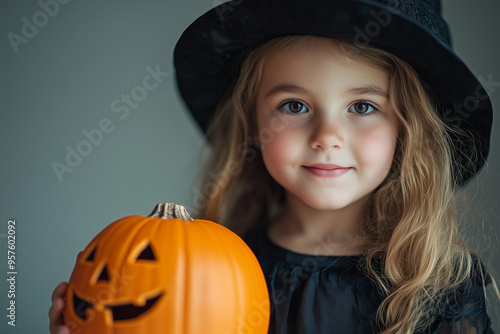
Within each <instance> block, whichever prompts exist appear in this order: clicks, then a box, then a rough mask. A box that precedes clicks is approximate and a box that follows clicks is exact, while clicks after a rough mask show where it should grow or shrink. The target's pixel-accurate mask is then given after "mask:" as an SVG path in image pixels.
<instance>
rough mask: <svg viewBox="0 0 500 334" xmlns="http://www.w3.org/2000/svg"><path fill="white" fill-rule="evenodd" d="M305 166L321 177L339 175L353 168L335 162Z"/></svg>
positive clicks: (310, 171)
mask: <svg viewBox="0 0 500 334" xmlns="http://www.w3.org/2000/svg"><path fill="white" fill-rule="evenodd" d="M303 167H304V168H305V169H306V170H307V171H308V172H309V173H311V174H313V175H315V176H320V177H339V176H342V175H344V174H345V173H347V172H349V171H350V170H351V169H352V167H343V166H339V165H334V164H312V165H307V166H303Z"/></svg>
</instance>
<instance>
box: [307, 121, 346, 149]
mask: <svg viewBox="0 0 500 334" xmlns="http://www.w3.org/2000/svg"><path fill="white" fill-rule="evenodd" d="M340 123H341V122H340V120H339V119H335V118H334V117H318V118H317V120H316V122H315V126H314V127H313V130H312V134H311V136H310V139H309V146H310V147H311V148H312V149H314V150H323V151H325V152H326V151H329V150H330V149H340V148H342V146H344V143H345V139H344V135H343V134H342V125H341V124H340Z"/></svg>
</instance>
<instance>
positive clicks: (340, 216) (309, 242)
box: [269, 194, 366, 255]
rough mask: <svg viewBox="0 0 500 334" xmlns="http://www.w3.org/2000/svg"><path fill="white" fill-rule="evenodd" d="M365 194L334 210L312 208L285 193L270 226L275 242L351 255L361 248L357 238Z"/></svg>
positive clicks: (301, 249) (364, 214) (322, 252)
mask: <svg viewBox="0 0 500 334" xmlns="http://www.w3.org/2000/svg"><path fill="white" fill-rule="evenodd" d="M365 204H366V198H363V199H360V200H358V201H357V202H354V203H351V204H350V205H348V206H346V207H343V208H340V209H335V210H320V209H314V208H311V207H310V206H308V205H307V204H305V203H304V202H302V200H300V199H299V198H297V197H295V196H293V195H291V194H287V202H286V206H285V210H284V212H283V214H282V215H281V216H280V217H279V218H278V219H277V220H276V221H274V222H273V223H272V224H271V226H270V228H269V236H270V237H271V239H272V240H273V241H275V242H276V243H277V244H279V245H281V246H283V247H285V248H288V249H291V250H294V251H298V252H302V253H304V252H305V253H316V254H320V255H353V254H360V253H362V252H363V249H364V247H363V245H362V244H360V242H359V240H360V237H361V232H362V225H363V221H364V219H365V217H366V210H365V207H366V206H365Z"/></svg>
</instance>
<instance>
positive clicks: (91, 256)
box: [85, 247, 97, 262]
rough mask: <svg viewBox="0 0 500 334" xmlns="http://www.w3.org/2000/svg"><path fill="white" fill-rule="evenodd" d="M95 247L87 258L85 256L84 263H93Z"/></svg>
mask: <svg viewBox="0 0 500 334" xmlns="http://www.w3.org/2000/svg"><path fill="white" fill-rule="evenodd" d="M96 248H97V247H94V249H93V250H92V252H91V253H90V254H89V256H87V258H86V259H85V261H87V262H93V261H94V257H95V250H96Z"/></svg>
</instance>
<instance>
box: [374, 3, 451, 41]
mask: <svg viewBox="0 0 500 334" xmlns="http://www.w3.org/2000/svg"><path fill="white" fill-rule="evenodd" d="M374 2H378V3H380V4H383V5H384V6H387V7H388V8H392V9H394V10H396V11H398V12H399V14H400V15H401V14H403V15H405V16H406V17H407V18H408V19H409V20H410V21H412V22H414V23H416V24H417V25H419V26H420V27H422V28H423V29H425V30H427V32H429V33H430V34H431V35H433V36H434V37H435V38H437V39H439V40H440V41H441V42H443V43H444V44H446V45H447V46H448V47H450V48H451V38H450V32H449V29H448V25H447V24H446V22H445V21H444V19H443V17H442V16H441V0H418V1H415V0H375V1H374Z"/></svg>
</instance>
